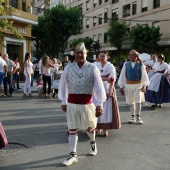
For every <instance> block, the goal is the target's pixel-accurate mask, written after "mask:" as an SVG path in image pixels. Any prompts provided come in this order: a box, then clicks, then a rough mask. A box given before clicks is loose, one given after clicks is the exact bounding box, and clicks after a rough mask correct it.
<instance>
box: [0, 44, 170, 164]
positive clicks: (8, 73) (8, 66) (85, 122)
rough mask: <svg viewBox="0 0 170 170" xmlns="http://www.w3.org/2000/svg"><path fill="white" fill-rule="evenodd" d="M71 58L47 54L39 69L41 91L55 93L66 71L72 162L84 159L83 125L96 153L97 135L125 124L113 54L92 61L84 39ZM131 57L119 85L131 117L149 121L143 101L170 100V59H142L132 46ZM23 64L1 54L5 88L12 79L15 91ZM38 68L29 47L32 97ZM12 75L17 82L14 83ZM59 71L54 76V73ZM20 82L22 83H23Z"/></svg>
mask: <svg viewBox="0 0 170 170" xmlns="http://www.w3.org/2000/svg"><path fill="white" fill-rule="evenodd" d="M71 55H72V57H71V61H68V57H65V61H64V62H63V63H62V62H60V61H59V60H58V59H56V58H54V59H53V60H50V58H49V56H47V55H44V56H43V57H42V58H41V59H40V61H39V63H38V62H37V63H36V65H35V73H36V75H37V74H38V76H37V77H38V78H37V84H36V87H37V90H38V92H39V95H42V96H44V97H46V98H50V93H51V86H52V82H53V81H54V79H55V76H54V73H56V72H58V71H59V70H60V69H61V68H62V69H63V72H62V74H60V75H61V77H60V76H59V77H58V79H60V81H59V87H58V98H59V99H60V100H61V108H62V110H63V111H64V112H66V117H67V128H68V142H69V146H70V155H69V157H68V159H66V160H65V161H64V162H63V165H65V166H69V165H72V164H73V163H76V162H78V156H77V143H78V133H77V131H78V130H85V131H86V132H87V135H88V136H89V138H90V155H91V156H95V155H96V154H97V145H96V140H95V137H96V135H100V136H103V137H106V136H108V135H109V132H108V130H110V129H119V128H121V120H120V113H119V106H118V100H117V96H116V90H115V82H116V79H117V76H116V69H115V67H114V66H113V64H112V63H111V62H109V61H108V60H109V55H108V54H107V53H106V52H104V51H103V52H100V53H99V54H97V55H96V56H95V59H96V61H95V62H94V63H90V62H88V61H87V60H86V58H87V50H86V48H85V45H84V43H80V44H78V45H77V46H76V47H75V48H74V50H73V51H72V52H71ZM128 58H129V61H127V62H125V63H124V64H123V67H122V69H121V72H120V75H119V79H118V85H119V87H120V89H119V92H120V94H121V95H125V97H126V103H127V104H128V105H129V107H130V112H131V118H130V119H129V121H128V122H129V123H132V124H133V123H137V124H143V120H142V119H141V106H142V102H144V101H147V102H150V103H152V104H153V105H152V107H157V106H158V107H163V103H170V65H168V64H167V63H166V62H165V57H164V56H163V55H158V56H157V55H156V54H153V55H151V59H150V60H148V61H146V62H142V61H141V59H140V54H139V53H138V52H137V51H136V50H131V51H130V52H129V56H128ZM19 69H20V66H19V65H18V64H17V59H15V61H14V62H13V61H11V60H9V59H8V55H3V59H2V58H0V91H1V90H2V81H3V82H4V95H8V93H7V88H6V84H7V83H8V84H10V86H9V95H12V93H13V89H12V88H13V87H15V83H17V81H18V76H17V75H15V74H18V72H19ZM33 73H34V65H33V63H32V62H31V54H30V53H26V55H25V61H24V75H25V83H24V94H23V96H24V97H25V96H27V94H28V96H29V97H32V93H31V77H32V76H31V75H33ZM12 75H15V76H13V77H14V78H13V80H14V81H13V84H12V78H11V77H12ZM52 75H53V76H52ZM17 88H19V85H18V84H17Z"/></svg>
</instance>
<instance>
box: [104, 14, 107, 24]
mask: <svg viewBox="0 0 170 170" xmlns="http://www.w3.org/2000/svg"><path fill="white" fill-rule="evenodd" d="M107 21H108V12H105V13H104V23H107Z"/></svg>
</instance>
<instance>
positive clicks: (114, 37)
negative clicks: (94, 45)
mask: <svg viewBox="0 0 170 170" xmlns="http://www.w3.org/2000/svg"><path fill="white" fill-rule="evenodd" d="M127 29H128V25H127V24H126V23H125V22H118V21H111V22H110V23H109V28H108V31H107V35H108V41H109V42H110V43H111V44H112V45H113V46H114V47H116V48H117V59H116V60H117V64H119V61H120V52H121V49H122V43H123V40H124V39H125V37H126V36H127Z"/></svg>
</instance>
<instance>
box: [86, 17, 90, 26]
mask: <svg viewBox="0 0 170 170" xmlns="http://www.w3.org/2000/svg"><path fill="white" fill-rule="evenodd" d="M86 28H89V19H86Z"/></svg>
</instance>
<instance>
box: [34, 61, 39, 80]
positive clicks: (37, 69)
mask: <svg viewBox="0 0 170 170" xmlns="http://www.w3.org/2000/svg"><path fill="white" fill-rule="evenodd" d="M34 65H35V70H34V78H35V79H36V80H37V79H38V78H39V63H38V60H36V62H35V64H34Z"/></svg>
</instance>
